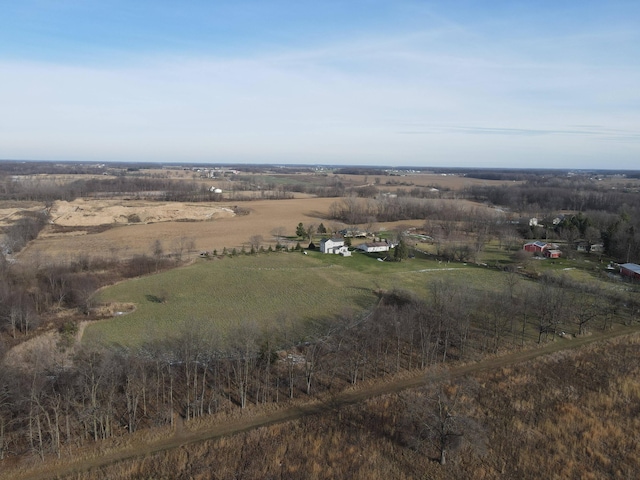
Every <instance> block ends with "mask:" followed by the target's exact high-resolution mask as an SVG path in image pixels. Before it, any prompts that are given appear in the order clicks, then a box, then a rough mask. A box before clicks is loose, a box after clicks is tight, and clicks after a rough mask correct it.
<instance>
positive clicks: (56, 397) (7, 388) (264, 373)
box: [0, 274, 638, 457]
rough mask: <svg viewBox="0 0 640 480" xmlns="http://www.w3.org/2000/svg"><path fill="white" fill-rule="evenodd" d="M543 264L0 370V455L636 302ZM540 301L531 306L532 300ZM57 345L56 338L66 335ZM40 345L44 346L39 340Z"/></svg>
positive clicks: (473, 349)
mask: <svg viewBox="0 0 640 480" xmlns="http://www.w3.org/2000/svg"><path fill="white" fill-rule="evenodd" d="M589 298H593V296H592V295H591V292H590V291H589V290H588V288H587V289H585V288H583V287H582V286H581V285H579V284H576V283H573V282H571V281H570V280H568V279H566V278H563V277H557V276H545V277H543V278H542V280H541V281H539V282H537V283H532V282H530V281H524V280H522V279H520V278H519V277H518V276H517V275H516V274H505V286H504V288H503V289H501V290H496V291H494V292H490V293H487V292H485V293H483V294H482V295H480V294H479V292H475V291H474V290H472V289H470V288H469V287H468V286H466V285H462V284H451V283H449V282H444V281H441V282H435V283H434V284H433V286H432V288H431V293H430V296H429V297H428V298H424V299H421V298H416V297H415V296H413V295H411V294H408V293H405V292H399V291H392V292H380V302H379V305H378V306H377V307H376V308H375V309H374V310H373V311H372V312H371V313H369V314H368V315H367V316H365V317H361V318H354V317H351V316H348V315H347V316H343V317H341V318H335V319H332V320H326V321H323V322H319V323H317V324H316V325H315V327H313V326H310V325H306V326H304V330H301V331H297V332H296V331H291V330H287V331H268V332H267V331H263V330H261V329H260V328H258V326H256V325H253V324H251V323H247V324H245V325H240V326H237V327H236V328H235V329H233V330H232V331H230V332H226V333H224V334H223V333H222V332H219V331H217V330H216V329H215V328H214V327H212V326H211V324H210V323H209V322H207V321H203V320H195V319H194V320H193V321H192V322H189V323H185V324H184V325H183V327H182V334H181V335H180V336H178V337H176V338H171V339H167V340H163V341H156V342H152V343H148V344H145V345H143V346H141V347H139V348H134V349H125V348H118V347H114V346H112V347H110V348H101V347H96V346H93V347H91V346H85V347H84V348H82V349H80V350H79V351H77V352H76V353H75V354H74V356H73V359H72V360H73V361H72V362H65V363H62V364H51V363H49V364H46V367H45V368H42V366H41V365H43V364H45V363H43V362H41V361H36V362H34V364H32V365H24V366H23V367H24V368H23V369H14V370H11V371H10V370H8V369H4V370H3V371H2V372H0V395H1V398H0V457H5V456H10V455H11V456H13V455H24V454H27V453H32V454H37V455H39V456H41V457H44V456H45V455H48V454H54V455H56V454H58V455H59V454H60V452H61V449H62V448H63V447H64V446H65V445H82V444H84V443H85V442H87V441H95V440H99V439H104V438H109V437H112V436H118V435H123V434H126V433H127V432H129V433H131V432H134V431H136V430H137V429H139V428H146V427H153V426H158V425H165V424H172V422H174V421H175V416H176V415H180V416H181V417H183V418H185V419H190V418H194V417H200V416H204V415H210V414H213V413H216V412H220V411H229V410H233V409H236V408H240V409H242V408H245V407H246V406H247V405H249V404H250V403H253V404H256V405H262V404H269V403H279V402H282V401H286V400H287V399H290V398H298V397H301V396H313V395H316V394H318V393H322V392H326V391H336V390H340V389H342V388H344V387H345V386H347V385H350V384H351V385H353V384H357V383H358V382H361V381H364V380H369V379H375V378H380V377H383V376H385V375H389V374H396V373H400V372H402V371H405V370H409V369H415V368H425V367H427V366H431V365H436V364H440V363H446V362H449V361H455V360H466V361H468V360H473V359H476V358H479V357H481V356H482V355H484V354H486V353H494V352H497V351H498V350H500V349H502V348H504V347H510V346H514V345H520V344H522V343H528V342H532V341H543V340H544V339H545V338H547V339H549V340H550V339H553V338H555V337H556V336H557V335H558V333H559V332H560V331H561V330H563V331H575V332H578V331H579V332H581V333H584V332H587V331H588V330H590V329H595V328H609V327H610V326H611V323H612V322H613V319H614V315H620V316H622V317H623V318H627V319H633V318H635V316H636V315H637V312H638V305H636V304H634V303H633V302H631V301H630V299H629V298H627V297H623V296H622V295H620V296H619V295H617V294H604V295H603V294H602V292H600V295H599V297H598V298H599V301H598V304H597V305H596V304H595V303H594V302H592V303H588V299H589ZM534 307H535V308H534ZM61 348H62V347H61ZM40 354H41V355H45V354H46V352H40Z"/></svg>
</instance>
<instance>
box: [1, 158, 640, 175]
mask: <svg viewBox="0 0 640 480" xmlns="http://www.w3.org/2000/svg"><path fill="white" fill-rule="evenodd" d="M0 162H7V163H49V164H56V163H59V164H76V165H87V166H96V165H105V166H107V165H112V166H113V165H129V166H131V165H135V166H140V167H147V168H149V167H150V166H153V165H155V166H160V167H170V166H176V167H186V166H189V167H203V166H212V167H260V168H302V167H304V168H313V167H321V168H329V169H333V170H335V169H360V170H364V169H371V170H402V171H405V170H418V171H425V170H434V171H450V172H463V171H477V170H483V171H502V172H504V171H517V172H541V171H553V172H620V173H624V172H638V171H640V168H638V169H632V168H575V167H537V168H532V167H488V166H437V165H426V166H420V165H397V166H396V165H368V164H332V163H318V162H313V163H270V162H266V163H254V162H204V161H183V162H167V161H155V160H103V161H99V160H50V159H10V158H0Z"/></svg>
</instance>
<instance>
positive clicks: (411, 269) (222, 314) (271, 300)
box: [84, 253, 500, 344]
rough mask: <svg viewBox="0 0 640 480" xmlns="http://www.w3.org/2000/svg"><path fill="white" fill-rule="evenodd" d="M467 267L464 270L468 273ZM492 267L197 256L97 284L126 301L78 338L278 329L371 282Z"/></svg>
mask: <svg viewBox="0 0 640 480" xmlns="http://www.w3.org/2000/svg"><path fill="white" fill-rule="evenodd" d="M470 273H472V275H470ZM499 275H500V274H499V273H498V272H495V271H490V270H484V269H480V268H476V267H465V266H464V265H460V264H457V265H455V268H451V267H449V268H447V266H446V264H444V265H439V264H438V263H437V262H433V261H423V260H415V261H410V262H402V263H386V262H385V263H381V262H377V261H375V260H374V259H373V258H370V257H367V256H365V255H359V254H356V255H354V256H353V257H351V258H343V257H339V256H337V255H320V254H314V255H301V254H299V253H279V254H269V255H257V256H239V257H234V258H224V259H221V260H218V259H216V260H210V261H208V260H202V261H198V262H197V263H195V264H193V265H191V266H188V267H184V268H179V269H175V270H172V271H168V272H164V273H161V274H158V275H152V276H147V277H143V278H137V279H134V280H129V281H126V282H122V283H120V284H118V285H115V286H112V287H109V288H106V289H105V290H103V291H102V292H101V293H100V295H99V299H100V301H103V302H116V303H132V304H134V305H136V310H135V311H134V312H133V313H130V314H127V315H121V316H117V317H114V318H113V319H110V320H103V321H100V322H97V323H93V324H91V325H89V326H88V327H87V329H86V330H85V334H84V340H85V341H91V340H98V339H99V340H101V341H107V342H115V343H122V344H135V343H139V342H143V341H145V340H149V339H151V338H154V337H156V338H157V337H159V336H160V337H162V336H170V335H172V334H177V333H178V332H179V331H180V330H181V329H182V328H185V327H186V326H188V324H189V322H194V321H204V322H206V323H210V324H213V325H215V327H216V328H219V329H220V333H224V332H225V331H226V330H228V329H229V328H230V327H232V326H237V325H239V324H244V323H256V324H258V325H259V326H260V327H261V328H267V329H268V328H276V329H284V328H289V327H295V326H304V325H305V324H306V323H308V322H311V321H314V320H320V319H323V318H328V317H334V316H337V315H340V314H346V313H349V314H353V313H355V314H358V313H361V312H363V311H365V310H366V309H368V308H370V307H371V306H372V305H373V304H374V303H375V302H376V300H377V296H376V295H375V290H376V289H391V288H406V289H408V290H411V291H415V292H416V293H419V294H421V295H426V293H427V290H428V288H429V282H430V280H432V279H436V278H440V279H442V278H457V279H458V280H461V279H462V278H465V279H466V281H467V283H469V284H470V286H480V285H483V284H496V283H498V282H499V280H498V277H499Z"/></svg>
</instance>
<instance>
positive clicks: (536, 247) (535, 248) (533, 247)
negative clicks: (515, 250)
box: [523, 242, 547, 253]
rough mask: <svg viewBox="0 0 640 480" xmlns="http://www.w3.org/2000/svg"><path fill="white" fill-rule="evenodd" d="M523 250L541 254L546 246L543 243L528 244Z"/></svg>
mask: <svg viewBox="0 0 640 480" xmlns="http://www.w3.org/2000/svg"><path fill="white" fill-rule="evenodd" d="M523 248H524V250H525V251H526V252H532V253H542V252H544V250H545V249H546V248H547V244H546V243H545V242H529V243H526V244H525V245H524V247H523Z"/></svg>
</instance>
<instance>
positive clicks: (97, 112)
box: [0, 0, 640, 169]
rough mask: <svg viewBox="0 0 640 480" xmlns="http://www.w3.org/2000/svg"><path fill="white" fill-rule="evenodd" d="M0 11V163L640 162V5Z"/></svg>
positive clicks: (60, 3)
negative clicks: (30, 160) (7, 160)
mask: <svg viewBox="0 0 640 480" xmlns="http://www.w3.org/2000/svg"><path fill="white" fill-rule="evenodd" d="M0 3H1V5H0V6H1V8H0V12H1V15H0V158H4V159H50V160H87V161H99V162H103V161H109V160H117V161H162V162H177V161H184V162H219V163H244V162H246V163H309V164H315V163H322V164H351V165H356V164H362V165H396V166H399V165H405V166H408V165H415V166H461V167H465V166H471V167H532V166H536V167H551V168H552V167H557V168H621V169H628V168H630V169H639V168H640V47H639V46H640V28H639V24H640V23H639V22H640V2H637V1H616V0H613V1H608V2H602V1H599V2H591V1H588V0H587V1H557V0H556V1H544V0H542V1H536V2H530V1H527V2H517V1H495V2H494V1H492V2H473V1H442V2H427V1H408V0H396V1H393V2H389V1H387V2H382V1H376V0H352V1H332V0H324V1H322V2H318V1H305V0H297V1H271V0H263V1H245V0H238V1H233V2H226V1H204V0H202V1H195V0H184V1H180V2H178V1H174V2H169V1H163V0H155V1H146V0H136V1H134V2H132V1H120V0H103V1H99V2H98V1H89V0H57V1H56V0H21V1H13V0H11V1H8V0H7V1H2V0H0Z"/></svg>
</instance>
